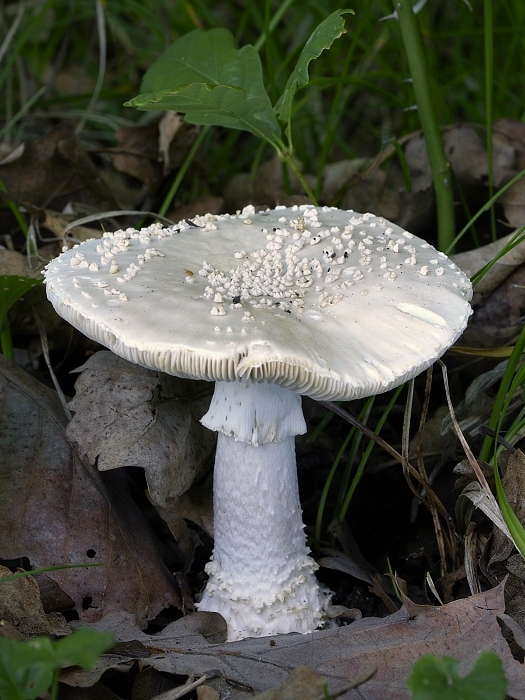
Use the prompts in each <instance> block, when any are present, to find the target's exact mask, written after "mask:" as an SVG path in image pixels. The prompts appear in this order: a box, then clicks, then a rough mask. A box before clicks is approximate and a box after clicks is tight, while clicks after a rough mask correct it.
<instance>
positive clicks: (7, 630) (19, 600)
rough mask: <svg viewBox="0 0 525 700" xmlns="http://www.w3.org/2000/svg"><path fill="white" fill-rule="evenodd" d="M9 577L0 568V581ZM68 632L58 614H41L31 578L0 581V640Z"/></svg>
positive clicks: (38, 597) (9, 573)
mask: <svg viewBox="0 0 525 700" xmlns="http://www.w3.org/2000/svg"><path fill="white" fill-rule="evenodd" d="M11 574H12V571H11V570H10V569H8V568H6V567H5V566H0V579H3V578H5V577H6V576H10V575H11ZM70 632H71V630H70V628H69V627H68V625H67V623H66V621H65V620H64V618H63V617H62V615H61V614H60V613H57V612H52V613H49V614H46V613H45V611H44V608H43V606H42V601H41V599H40V589H39V588H38V584H37V582H36V581H35V579H34V578H33V577H32V576H27V577H23V578H19V579H15V580H13V581H9V580H8V581H1V580H0V637H10V638H11V639H18V640H24V639H32V638H33V637H39V636H41V635H51V636H61V635H66V634H69V633H70Z"/></svg>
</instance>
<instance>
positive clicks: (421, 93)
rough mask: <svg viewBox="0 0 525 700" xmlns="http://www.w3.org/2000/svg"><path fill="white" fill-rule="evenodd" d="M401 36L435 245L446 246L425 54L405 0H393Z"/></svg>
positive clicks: (449, 236)
mask: <svg viewBox="0 0 525 700" xmlns="http://www.w3.org/2000/svg"><path fill="white" fill-rule="evenodd" d="M394 8H395V10H396V11H397V15H398V18H399V27H400V29H401V38H402V40H403V44H404V47H405V53H406V57H407V61H408V68H409V70H410V75H411V77H412V83H413V87H414V95H415V98H416V104H417V109H418V113H419V119H420V121H421V127H422V129H423V134H424V136H425V142H426V146H427V152H428V157H429V160H430V168H431V171H432V178H433V181H434V192H435V197H436V208H437V224H438V248H439V249H440V250H445V249H447V248H448V249H449V250H450V246H451V244H452V241H453V238H454V199H453V196H452V189H451V180H450V165H449V163H448V161H447V159H446V156H445V151H444V148H443V141H442V138H441V133H440V130H439V125H438V123H437V119H436V116H435V108H434V104H433V100H432V94H431V90H430V85H429V82H428V75H427V69H426V62H425V54H424V51H423V44H422V41H421V35H420V32H419V27H418V24H417V20H416V17H415V15H414V12H413V10H412V6H411V3H410V2H409V0H402V1H395V2H394Z"/></svg>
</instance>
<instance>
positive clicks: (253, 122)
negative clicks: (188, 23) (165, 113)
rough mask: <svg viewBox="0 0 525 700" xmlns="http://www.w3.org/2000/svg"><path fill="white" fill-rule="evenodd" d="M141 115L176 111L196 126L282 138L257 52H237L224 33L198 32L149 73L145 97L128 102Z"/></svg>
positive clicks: (249, 48) (230, 37)
mask: <svg viewBox="0 0 525 700" xmlns="http://www.w3.org/2000/svg"><path fill="white" fill-rule="evenodd" d="M126 105H127V106H130V107H137V108H138V109H143V110H166V109H173V110H176V111H178V112H182V113H184V114H185V115H186V120H187V121H188V122H190V123H192V124H211V125H216V126H225V127H228V128H230V129H241V130H244V131H250V132H251V133H253V134H255V135H256V136H259V137H261V138H264V139H266V140H267V141H269V142H270V143H272V144H273V145H275V141H276V139H279V138H280V136H281V131H280V128H279V125H278V123H277V120H276V118H275V116H274V114H273V112H272V105H271V102H270V98H269V96H268V93H267V92H266V89H265V87H264V83H263V78H262V65H261V60H260V58H259V54H258V53H257V51H256V50H255V48H254V47H253V46H250V45H248V46H244V47H243V48H242V49H236V48H235V46H234V43H233V35H232V34H231V32H230V31H228V30H227V29H223V28H217V29H210V30H209V31H203V30H201V29H195V30H194V31H192V32H190V33H189V34H185V35H184V36H183V37H181V38H180V39H177V41H175V42H174V43H173V44H172V45H171V46H170V47H169V48H168V49H167V50H166V51H165V52H164V53H163V54H162V55H161V56H160V57H159V58H158V59H157V60H156V61H155V63H153V65H152V66H151V67H150V68H149V70H148V71H147V72H146V74H145V76H144V78H143V81H142V85H141V94H140V95H138V96H137V97H135V98H133V99H132V100H130V101H129V102H126Z"/></svg>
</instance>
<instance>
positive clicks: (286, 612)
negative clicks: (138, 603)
mask: <svg viewBox="0 0 525 700" xmlns="http://www.w3.org/2000/svg"><path fill="white" fill-rule="evenodd" d="M217 384H223V385H226V386H222V387H219V389H218V391H217V390H216V395H217V394H219V395H220V396H221V399H220V401H219V402H218V403H219V404H220V405H221V406H224V407H225V409H226V402H225V399H224V395H225V393H226V394H228V392H229V393H230V394H231V395H232V404H236V403H237V401H236V400H235V399H236V398H238V396H239V389H240V388H242V392H243V395H244V396H245V401H244V403H246V404H247V405H246V406H243V405H241V406H238V405H237V410H240V411H241V415H244V416H245V417H246V415H247V414H249V413H250V406H252V407H253V403H252V401H253V400H256V399H257V396H258V395H259V394H262V395H264V397H266V399H268V395H269V393H270V394H271V393H275V401H276V403H275V404H274V413H273V417H272V420H273V421H274V422H275V420H276V414H277V420H279V413H280V410H278V409H279V407H280V409H281V410H282V411H283V412H288V418H289V417H290V414H293V413H294V412H295V413H297V410H299V411H301V408H300V397H298V396H297V394H294V393H293V392H290V391H288V390H286V389H282V388H280V387H277V386H275V385H268V384H266V383H264V382H263V383H261V384H257V383H251V382H244V383H243V384H242V385H240V383H239V382H231V383H226V382H218V383H217ZM235 385H236V386H235ZM288 394H289V396H287V395H288ZM297 399H299V402H298V401H297ZM214 404H215V408H216V407H217V402H215V401H214V402H212V408H210V413H211V412H212V409H213V407H214ZM230 408H231V405H230ZM268 408H269V407H268ZM210 413H208V414H207V416H205V418H204V419H203V422H204V423H205V424H207V425H209V420H210ZM264 413H267V414H268V417H270V415H271V410H268V411H265V412H264ZM225 414H231V410H228V409H226V410H225ZM214 415H215V417H216V418H217V414H216V413H215V414H214ZM259 418H262V424H264V416H262V417H261V416H259ZM301 418H302V411H301ZM255 422H256V423H257V421H255ZM258 426H259V427H261V423H258ZM252 428H253V426H252ZM263 432H265V433H268V432H269V431H268V430H267V429H265V428H263ZM270 432H271V431H270ZM214 531H215V546H214V551H213V557H212V559H211V561H210V562H209V563H208V565H207V566H206V571H207V573H208V574H209V580H208V584H207V586H206V589H205V591H204V593H203V596H202V599H201V602H200V603H199V610H208V611H213V612H218V613H220V614H221V615H222V616H223V617H224V618H225V619H226V622H227V624H228V640H229V641H233V640H236V639H242V638H244V637H261V636H266V635H272V634H286V633H288V632H301V633H307V632H311V631H312V630H314V629H315V628H316V627H317V626H318V625H319V623H320V622H321V619H322V608H323V605H324V603H325V600H326V595H325V594H324V593H323V592H322V591H321V589H320V586H319V583H318V582H317V579H316V578H315V576H314V571H315V570H316V569H317V568H318V566H317V564H316V563H315V562H314V560H313V559H312V558H311V557H310V556H309V551H310V550H309V549H308V547H307V546H306V541H305V535H304V526H303V523H302V512H301V505H300V501H299V489H298V484H297V470H296V461H295V445H294V436H290V435H288V436H286V437H284V438H282V439H281V440H279V441H278V442H274V441H272V442H266V443H265V444H262V445H254V444H251V443H250V442H243V441H241V440H236V439H235V438H234V437H231V436H229V435H226V434H224V433H223V432H219V436H218V443H217V453H216V458H215V472H214Z"/></svg>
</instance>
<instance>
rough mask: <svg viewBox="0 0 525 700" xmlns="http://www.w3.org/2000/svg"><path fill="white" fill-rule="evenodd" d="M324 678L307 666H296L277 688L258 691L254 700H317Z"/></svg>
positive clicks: (322, 688)
mask: <svg viewBox="0 0 525 700" xmlns="http://www.w3.org/2000/svg"><path fill="white" fill-rule="evenodd" d="M325 688H326V680H325V679H324V678H323V677H322V676H320V675H319V674H318V673H316V672H315V671H312V669H311V668H308V667H307V666H298V667H297V668H294V670H293V671H292V672H291V673H290V675H289V676H288V678H286V679H285V680H284V681H283V682H282V683H281V684H280V685H279V686H277V688H272V690H266V691H265V692H264V693H259V694H258V695H256V696H255V698H254V700H317V699H318V698H319V697H322V696H323V690H324V689H325Z"/></svg>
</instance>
